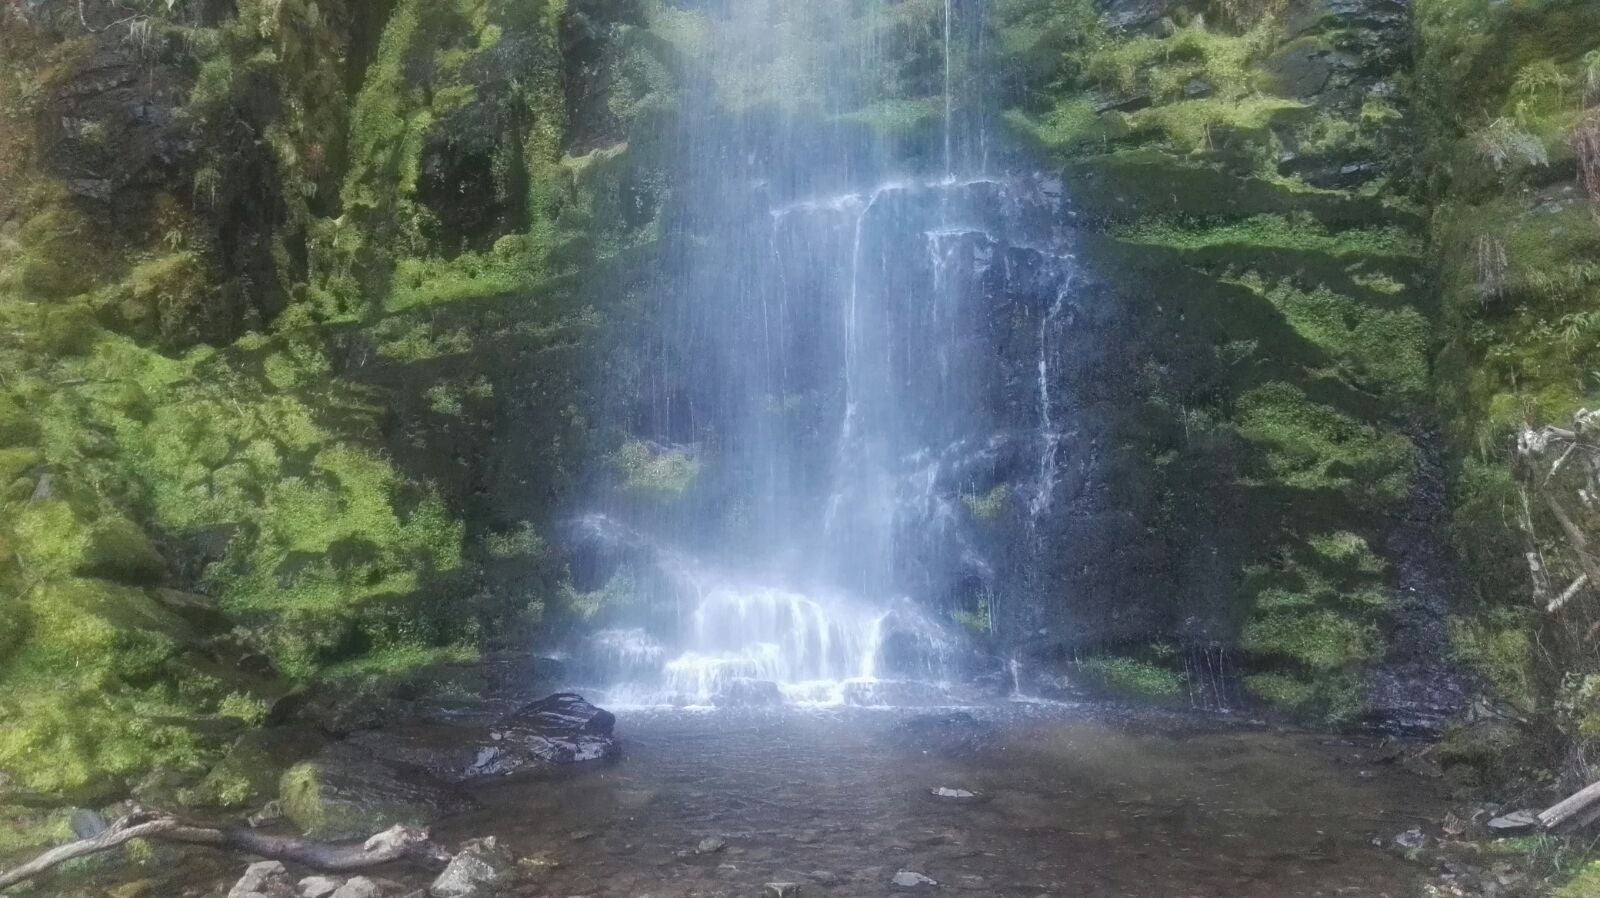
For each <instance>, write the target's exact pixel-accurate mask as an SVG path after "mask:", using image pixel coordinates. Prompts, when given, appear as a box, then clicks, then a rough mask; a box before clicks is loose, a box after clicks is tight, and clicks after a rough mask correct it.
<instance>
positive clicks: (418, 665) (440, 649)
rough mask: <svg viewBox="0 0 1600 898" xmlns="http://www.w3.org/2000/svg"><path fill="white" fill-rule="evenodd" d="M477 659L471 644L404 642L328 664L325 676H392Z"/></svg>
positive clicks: (476, 653) (470, 661) (333, 677)
mask: <svg viewBox="0 0 1600 898" xmlns="http://www.w3.org/2000/svg"><path fill="white" fill-rule="evenodd" d="M476 660H478V650H477V649H476V648H475V647H473V646H465V645H457V646H420V645H404V646H395V647H392V648H387V649H380V650H379V651H375V652H369V653H367V654H365V655H362V656H361V657H359V658H352V659H351V660H349V661H343V662H339V663H337V664H334V665H332V666H330V667H328V668H327V669H326V670H325V671H324V675H325V676H327V677H328V678H331V679H341V678H346V677H370V676H394V675H398V674H404V673H407V672H409V671H415V670H421V669H423V668H425V667H431V666H433V665H436V664H470V663H472V662H473V661H476Z"/></svg>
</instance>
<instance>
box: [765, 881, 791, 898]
mask: <svg viewBox="0 0 1600 898" xmlns="http://www.w3.org/2000/svg"><path fill="white" fill-rule="evenodd" d="M799 894H800V883H798V882H769V883H767V884H766V885H764V886H762V887H761V896H762V898H796V896H797V895H799Z"/></svg>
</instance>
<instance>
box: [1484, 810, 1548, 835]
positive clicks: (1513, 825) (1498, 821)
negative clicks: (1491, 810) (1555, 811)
mask: <svg viewBox="0 0 1600 898" xmlns="http://www.w3.org/2000/svg"><path fill="white" fill-rule="evenodd" d="M1538 825H1539V815H1538V814H1537V813H1535V812H1533V811H1512V812H1511V813H1509V814H1505V815H1502V816H1499V817H1496V818H1494V819H1493V820H1490V821H1489V831H1490V832H1492V833H1494V834H1495V835H1497V836H1515V835H1521V834H1522V833H1527V832H1532V831H1533V830H1534V828H1535V827H1537V826H1538Z"/></svg>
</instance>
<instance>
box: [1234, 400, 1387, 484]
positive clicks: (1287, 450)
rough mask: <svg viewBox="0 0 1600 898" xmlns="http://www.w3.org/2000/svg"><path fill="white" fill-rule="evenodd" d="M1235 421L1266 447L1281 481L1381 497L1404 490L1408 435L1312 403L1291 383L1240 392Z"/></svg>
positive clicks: (1269, 467)
mask: <svg viewBox="0 0 1600 898" xmlns="http://www.w3.org/2000/svg"><path fill="white" fill-rule="evenodd" d="M1237 426H1238V430H1239V434H1240V435H1241V436H1243V437H1244V438H1245V439H1246V440H1248V441H1250V442H1251V443H1254V444H1257V445H1259V446H1261V447H1262V448H1263V449H1264V450H1265V461H1266V466H1267V470H1268V471H1269V472H1270V474H1271V476H1272V477H1273V478H1274V479H1276V480H1277V481H1278V482H1281V483H1284V484H1287V485H1289V486H1294V487H1299V488H1302V489H1333V490H1340V491H1346V492H1349V493H1352V494H1356V495H1359V496H1363V497H1366V498H1370V499H1373V500H1377V501H1394V500H1398V499H1400V498H1401V497H1403V496H1404V495H1405V493H1406V489H1407V484H1408V483H1409V481H1410V477H1411V469H1412V465H1413V464H1414V456H1415V450H1414V449H1413V447H1412V445H1411V443H1410V441H1409V440H1407V439H1406V438H1405V437H1404V436H1402V435H1400V434H1397V433H1386V432H1383V431H1380V430H1379V429H1377V428H1375V427H1373V426H1371V425H1367V424H1362V423H1359V422H1358V421H1356V420H1355V419H1353V418H1351V417H1349V416H1348V415H1345V414H1343V413H1341V412H1339V411H1337V410H1335V409H1333V408H1331V407H1329V406H1326V405H1321V404H1318V403H1314V402H1312V401H1310V400H1309V399H1308V398H1307V397H1306V396H1305V394H1304V393H1302V392H1300V391H1299V390H1298V389H1296V388H1295V387H1292V386H1290V385H1288V384H1281V383H1280V384H1269V385H1267V386H1264V387H1258V388H1256V389H1255V390H1252V391H1251V392H1249V393H1248V394H1246V395H1245V396H1244V397H1242V398H1241V400H1240V402H1239V413H1238V417H1237Z"/></svg>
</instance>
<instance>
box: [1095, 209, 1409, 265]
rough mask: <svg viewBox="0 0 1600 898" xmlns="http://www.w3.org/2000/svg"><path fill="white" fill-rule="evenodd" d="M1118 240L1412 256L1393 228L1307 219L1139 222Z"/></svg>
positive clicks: (1402, 233) (1176, 245)
mask: <svg viewBox="0 0 1600 898" xmlns="http://www.w3.org/2000/svg"><path fill="white" fill-rule="evenodd" d="M1117 235H1118V236H1119V237H1121V238H1122V239H1124V240H1128V241H1130V242H1133V243H1138V244H1148V245H1151V246H1168V247H1172V248H1175V249H1187V250H1196V249H1207V248H1211V247H1229V246H1237V247H1246V248H1259V249H1264V250H1269V249H1290V250H1300V251H1304V252H1316V253H1326V254H1328V255H1330V256H1335V257H1341V258H1344V257H1362V258H1372V257H1378V258H1383V257H1390V258H1412V257H1415V256H1417V255H1418V254H1419V253H1420V250H1421V246H1420V243H1419V242H1418V240H1417V238H1416V236H1415V235H1412V234H1409V233H1407V232H1406V231H1404V230H1402V229H1400V228H1398V227H1396V226H1393V225H1377V226H1369V227H1364V228H1345V229H1332V228H1329V227H1327V226H1325V225H1323V224H1321V223H1320V222H1318V221H1317V220H1316V219H1314V218H1312V217H1310V216H1308V215H1255V216H1251V217H1249V218H1245V219H1242V220H1238V221H1228V222H1221V223H1214V224H1213V223H1207V222H1203V221H1200V222H1192V221H1182V220H1170V219H1155V220H1147V221H1142V222H1139V223H1137V224H1134V225H1132V226H1129V227H1127V228H1124V229H1121V230H1119V231H1118V232H1117Z"/></svg>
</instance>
